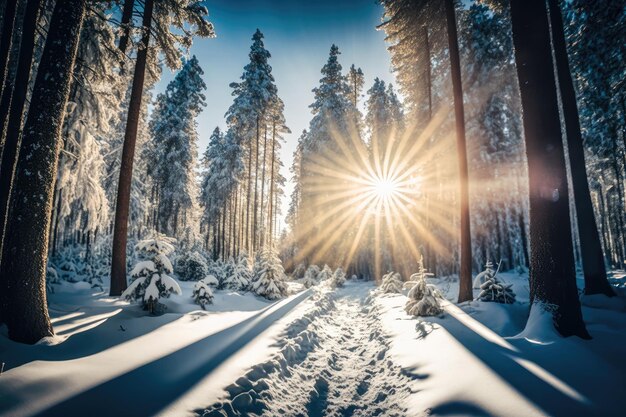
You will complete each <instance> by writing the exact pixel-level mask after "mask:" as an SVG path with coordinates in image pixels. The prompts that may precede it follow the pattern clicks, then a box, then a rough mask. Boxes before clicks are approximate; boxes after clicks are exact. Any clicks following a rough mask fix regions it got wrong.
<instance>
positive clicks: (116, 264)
mask: <svg viewBox="0 0 626 417" xmlns="http://www.w3.org/2000/svg"><path fill="white" fill-rule="evenodd" d="M153 7H154V0H146V2H145V6H144V11H143V36H142V39H141V43H142V48H141V49H140V50H139V52H137V62H136V64H135V74H134V76H133V86H132V89H131V95H130V103H129V106H128V117H127V120H126V133H125V135H124V147H123V148H122V162H121V165H120V179H119V182H118V186H117V204H116V206H115V228H114V231H113V254H112V259H111V289H110V291H109V294H110V295H112V296H116V295H121V294H122V292H123V291H124V290H125V289H126V286H127V283H126V242H127V240H128V215H129V210H130V188H131V183H132V175H133V159H134V157H135V144H136V143H137V127H138V125H139V116H140V113H141V99H142V96H143V84H144V78H145V73H146V61H147V55H148V48H149V46H150V26H151V24H152V9H153Z"/></svg>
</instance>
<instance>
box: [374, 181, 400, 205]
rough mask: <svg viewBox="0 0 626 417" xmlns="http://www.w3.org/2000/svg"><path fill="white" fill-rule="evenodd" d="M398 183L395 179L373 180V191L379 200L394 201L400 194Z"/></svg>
mask: <svg viewBox="0 0 626 417" xmlns="http://www.w3.org/2000/svg"><path fill="white" fill-rule="evenodd" d="M398 188H399V187H398V183H397V181H395V180H394V179H393V178H373V179H372V183H371V191H372V192H373V193H374V195H375V196H376V197H378V198H379V199H384V200H389V199H393V198H394V197H395V196H396V194H397V193H398Z"/></svg>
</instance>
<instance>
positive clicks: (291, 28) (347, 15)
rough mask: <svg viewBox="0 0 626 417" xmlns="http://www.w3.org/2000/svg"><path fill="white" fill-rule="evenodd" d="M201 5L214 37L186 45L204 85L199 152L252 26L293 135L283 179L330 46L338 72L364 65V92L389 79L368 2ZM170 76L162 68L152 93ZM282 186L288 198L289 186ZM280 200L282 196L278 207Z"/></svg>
mask: <svg viewBox="0 0 626 417" xmlns="http://www.w3.org/2000/svg"><path fill="white" fill-rule="evenodd" d="M205 4H206V6H207V8H208V9H209V20H210V21H211V22H213V24H214V25H215V31H216V33H217V37H216V38H214V39H196V40H195V42H194V45H193V47H192V48H191V54H194V55H196V56H197V57H198V60H199V62H200V65H201V66H202V68H203V69H204V72H205V74H204V81H205V82H206V84H207V87H208V89H207V93H206V95H207V106H206V108H205V109H204V111H203V112H202V113H201V114H200V116H199V118H198V123H199V136H200V142H199V150H200V153H202V152H203V151H204V149H205V148H206V145H207V143H208V138H209V135H210V134H211V132H212V131H213V129H214V128H215V126H220V127H222V128H224V127H225V122H224V113H226V110H227V109H228V107H229V106H230V104H231V103H232V96H231V89H230V87H229V86H228V85H229V84H230V83H231V82H233V81H237V80H238V79H239V77H240V76H241V74H242V71H243V66H244V65H245V64H246V63H247V62H248V52H249V49H250V44H251V42H252V41H251V37H252V34H253V33H254V31H255V30H256V29H257V28H259V29H260V30H261V31H262V32H263V34H264V35H265V39H264V41H265V46H266V48H267V49H268V50H269V51H270V53H271V54H272V58H271V60H270V64H271V65H272V68H273V74H274V78H275V79H276V85H277V86H278V93H279V95H280V97H281V98H282V99H283V101H284V102H285V117H286V119H287V125H288V126H289V128H290V129H291V131H292V132H293V133H292V134H291V135H288V136H287V137H286V143H285V144H284V147H283V150H282V155H281V157H282V160H283V163H284V164H285V167H284V171H283V175H284V176H286V177H289V172H288V168H289V166H290V165H291V159H292V154H293V151H294V149H295V147H296V143H297V139H298V136H299V135H300V133H301V132H302V129H305V128H307V127H308V123H309V120H310V118H311V113H310V110H309V108H308V106H309V104H311V103H312V101H313V93H312V92H311V89H313V88H314V87H315V86H317V84H318V82H319V79H320V78H321V74H320V69H321V68H322V65H324V63H325V62H326V60H327V58H328V52H329V50H330V46H331V44H333V43H335V44H337V46H339V50H340V51H341V56H340V62H341V64H342V65H343V68H344V71H346V70H347V69H348V68H349V67H350V65H351V64H353V63H354V64H355V65H356V66H357V67H361V68H362V69H363V72H364V73H365V90H367V89H368V88H369V87H370V86H371V84H372V83H373V80H374V78H375V77H380V78H381V79H383V80H385V81H393V75H392V74H391V70H390V60H389V54H388V52H387V50H386V45H385V42H384V33H383V32H381V31H377V30H376V29H375V27H376V25H377V24H378V23H380V19H381V17H382V12H383V10H382V7H381V6H380V5H378V4H377V3H376V2H375V0H311V1H301V0H291V1H290V0H207V1H205ZM172 78H173V74H171V73H170V72H169V71H167V70H166V71H165V72H164V74H163V77H162V79H161V81H160V82H159V83H158V84H157V86H156V91H157V92H158V91H162V90H163V89H164V88H165V86H166V85H167V83H168V82H169V81H170V80H171V79H172ZM286 191H287V196H289V194H290V192H291V184H289V185H288V188H287V190H286ZM287 204H288V201H287V200H285V201H283V208H284V210H283V212H285V211H286V207H287Z"/></svg>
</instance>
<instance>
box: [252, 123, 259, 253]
mask: <svg viewBox="0 0 626 417" xmlns="http://www.w3.org/2000/svg"><path fill="white" fill-rule="evenodd" d="M259 129H260V126H259V116H257V118H256V146H255V150H254V152H255V157H254V220H253V222H252V224H253V227H252V251H253V252H254V251H256V250H257V241H258V235H259V232H258V230H259V229H258V223H257V220H258V213H259V200H258V194H259V186H258V179H259V136H260V130H259Z"/></svg>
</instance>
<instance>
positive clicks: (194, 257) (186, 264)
mask: <svg viewBox="0 0 626 417" xmlns="http://www.w3.org/2000/svg"><path fill="white" fill-rule="evenodd" d="M174 270H175V271H176V274H177V275H178V277H179V278H180V279H181V280H183V281H200V280H201V279H204V278H205V277H206V276H207V275H208V274H209V265H208V264H207V262H206V260H205V259H204V257H203V256H202V255H201V254H200V253H198V252H196V251H193V252H185V253H183V254H182V255H180V256H179V257H178V258H177V259H176V265H175V268H174Z"/></svg>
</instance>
